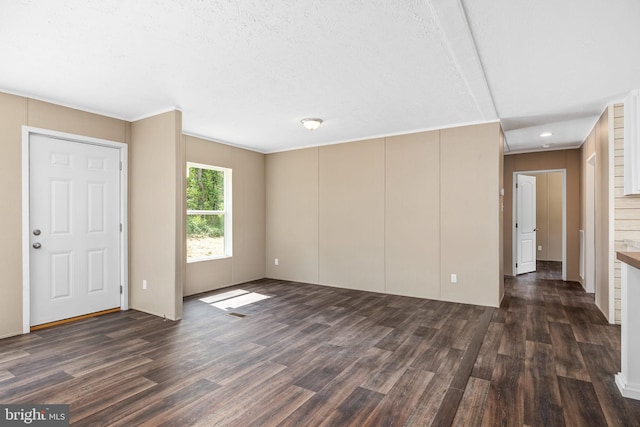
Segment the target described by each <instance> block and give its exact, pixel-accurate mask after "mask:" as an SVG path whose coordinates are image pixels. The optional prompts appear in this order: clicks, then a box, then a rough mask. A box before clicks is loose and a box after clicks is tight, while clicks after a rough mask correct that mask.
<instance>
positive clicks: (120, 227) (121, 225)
mask: <svg viewBox="0 0 640 427" xmlns="http://www.w3.org/2000/svg"><path fill="white" fill-rule="evenodd" d="M120 232H121V233H122V223H120Z"/></svg>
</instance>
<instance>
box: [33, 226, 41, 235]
mask: <svg viewBox="0 0 640 427" xmlns="http://www.w3.org/2000/svg"><path fill="white" fill-rule="evenodd" d="M33 235H34V236H39V235H40V230H38V229H37V228H36V229H35V230H33Z"/></svg>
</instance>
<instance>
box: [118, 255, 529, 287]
mask: <svg viewBox="0 0 640 427" xmlns="http://www.w3.org/2000/svg"><path fill="white" fill-rule="evenodd" d="M516 268H518V263H517V262H516ZM121 288H122V286H121ZM120 293H122V292H120Z"/></svg>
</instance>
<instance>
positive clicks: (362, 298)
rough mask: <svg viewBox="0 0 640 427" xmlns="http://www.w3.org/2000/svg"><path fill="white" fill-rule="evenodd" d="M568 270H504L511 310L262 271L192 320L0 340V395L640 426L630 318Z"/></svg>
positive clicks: (165, 422)
mask: <svg viewBox="0 0 640 427" xmlns="http://www.w3.org/2000/svg"><path fill="white" fill-rule="evenodd" d="M557 268H558V265H554V264H552V263H551V264H549V263H541V264H540V268H539V271H538V272H537V273H532V274H527V275H523V276H519V277H518V278H508V279H507V280H506V283H505V298H504V301H503V303H502V307H501V308H500V309H493V308H486V307H479V306H472V305H463V304H454V303H447V302H441V301H431V300H421V299H416V298H408V297H400V296H392V295H382V294H375V293H369V292H360V291H354V290H345V289H336V288H329V287H322V286H314V285H306V284H299V283H293V282H286V281H278V280H268V279H264V280H260V281H256V282H252V283H247V284H243V285H241V286H236V287H234V288H228V289H224V290H220V291H217V292H212V293H209V294H206V295H199V296H198V297H194V298H187V299H186V300H185V306H184V319H183V320H182V321H180V322H170V321H163V320H162V319H159V318H157V317H154V316H150V315H147V314H144V313H140V312H137V311H134V310H131V311H128V312H121V313H114V314H108V315H104V316H101V317H98V318H93V319H86V320H81V321H78V322H76V323H73V324H67V325H61V326H57V327H54V328H50V329H45V330H41V331H37V332H34V333H31V334H29V335H24V336H19V337H13V338H9V339H4V340H0V403H4V404H6V403H27V402H29V403H68V404H70V405H71V411H70V412H71V421H72V424H73V425H78V426H83V425H87V426H100V425H104V426H142V425H148V426H191V425H194V426H402V425H406V426H429V425H434V426H447V425H455V426H498V425H499V426H511V425H513V426H522V425H527V426H563V425H567V426H582V425H589V426H591V425H603V426H604V425H610V426H638V425H640V402H638V401H634V400H630V399H624V398H622V397H621V396H620V393H619V392H618V390H617V388H616V386H615V383H614V377H613V375H614V374H615V373H616V372H618V370H619V369H620V368H619V364H620V354H619V353H620V329H619V327H616V326H611V325H609V324H608V323H607V322H606V321H605V319H604V317H603V316H602V314H601V313H600V312H599V311H598V309H597V308H596V307H595V305H594V304H593V296H592V295H589V294H586V293H585V292H584V291H583V290H582V288H581V287H580V285H579V284H576V283H571V282H562V281H561V280H559V271H558V269H557ZM238 289H242V290H243V291H244V292H236V294H238V293H241V294H242V295H239V296H235V297H233V295H232V294H229V291H231V290H236V291H237V290H238ZM225 296H227V297H228V298H227V299H224V297H225ZM261 296H267V297H268V298H265V299H261V300H258V298H260V297H261ZM202 300H205V301H206V302H205V301H202ZM242 300H244V301H245V302H247V301H253V300H256V301H255V302H252V303H249V304H246V305H239V304H236V303H239V302H241V301H242ZM213 304H216V305H217V306H218V307H226V310H223V309H221V308H218V307H216V306H214V305H213ZM230 313H235V314H240V315H244V316H245V317H238V316H235V315H229V314H230Z"/></svg>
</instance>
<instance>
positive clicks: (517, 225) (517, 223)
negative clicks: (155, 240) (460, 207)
mask: <svg viewBox="0 0 640 427" xmlns="http://www.w3.org/2000/svg"><path fill="white" fill-rule="evenodd" d="M516 228H518V223H517V222H516ZM120 231H122V228H120Z"/></svg>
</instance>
